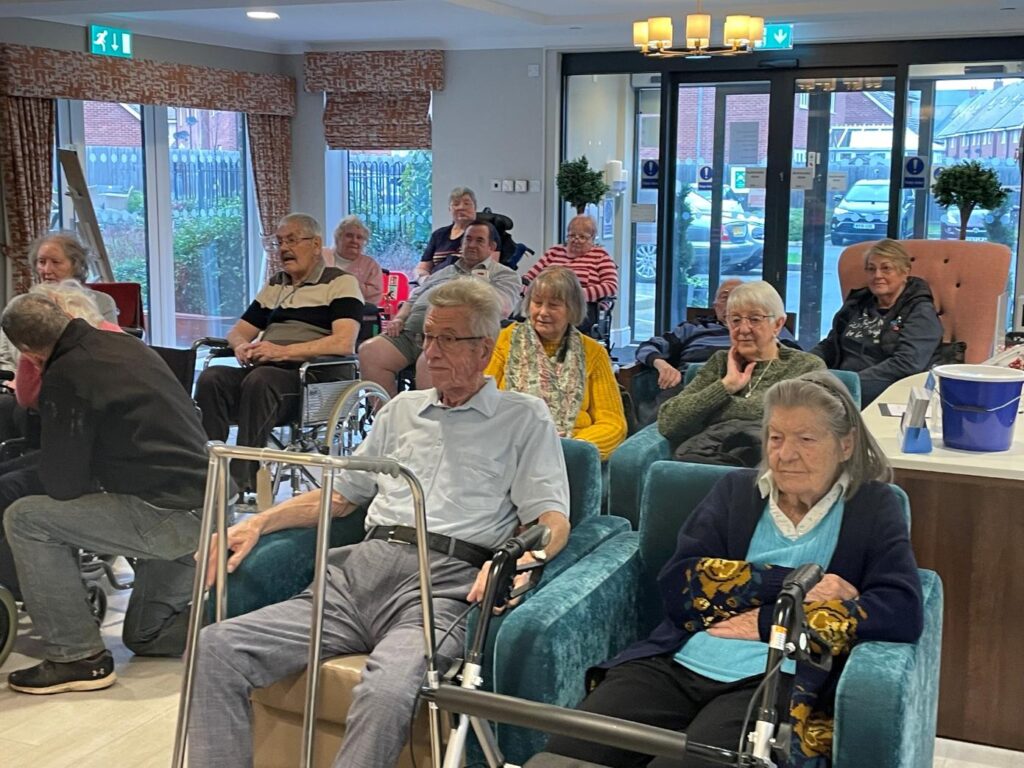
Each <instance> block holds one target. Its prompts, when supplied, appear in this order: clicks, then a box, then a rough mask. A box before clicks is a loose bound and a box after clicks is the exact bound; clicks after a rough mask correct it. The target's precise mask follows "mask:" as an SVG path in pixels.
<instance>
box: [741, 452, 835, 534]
mask: <svg viewBox="0 0 1024 768" xmlns="http://www.w3.org/2000/svg"><path fill="white" fill-rule="evenodd" d="M849 486H850V476H849V475H848V474H847V473H846V471H845V470H844V471H843V474H841V475H840V476H839V479H838V480H836V482H835V484H834V485H833V486H832V487H831V488H830V489H829V491H828V493H826V494H825V495H824V496H822V497H821V498H820V499H818V501H817V503H816V504H815V505H814V506H813V507H811V508H810V509H809V510H807V514H806V515H804V516H803V519H802V520H801V521H800V522H799V523H796V524H794V523H793V521H792V520H790V519H789V518H788V517H786V513H785V512H783V511H782V508H781V507H780V506H779V488H778V486H777V485H776V484H775V478H774V476H773V475H772V471H771V470H770V469H769V470H766V471H765V473H764V474H763V475H761V477H760V478H758V481H757V489H758V491H760V492H761V498H762V499H763V498H767V499H768V512H769V513H770V514H771V516H772V521H773V522H774V523H775V527H776V528H778V529H779V533H781V534H782V535H783V536H785V537H786V538H787V539H790V540H795V539H799V538H800V537H801V536H803V535H804V534H805V533H807V532H808V531H811V530H813V529H814V527H815V526H816V525H817V524H818V523H820V522H821V521H822V519H823V518H824V517H825V515H827V514H828V511H829V510H830V509H832V505H833V504H835V503H836V502H837V501H838V500H839V499H840V498H842V496H843V495H844V494H845V493H846V489H847V488H848V487H849Z"/></svg>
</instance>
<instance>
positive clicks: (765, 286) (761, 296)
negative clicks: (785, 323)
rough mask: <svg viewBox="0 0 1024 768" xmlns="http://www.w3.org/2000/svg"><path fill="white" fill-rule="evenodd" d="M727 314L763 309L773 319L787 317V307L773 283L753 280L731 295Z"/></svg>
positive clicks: (727, 305) (740, 286) (742, 284)
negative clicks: (736, 311)
mask: <svg viewBox="0 0 1024 768" xmlns="http://www.w3.org/2000/svg"><path fill="white" fill-rule="evenodd" d="M725 306H726V310H725V311H726V312H728V313H730V314H731V313H732V312H734V311H735V310H739V309H763V310H764V311H765V312H766V313H767V314H769V315H771V316H772V317H782V318H785V317H786V305H785V304H784V303H783V301H782V297H781V296H779V292H778V291H776V290H775V288H774V287H773V286H772V284H771V283H769V282H766V281H764V280H752V281H750V282H749V283H741V284H740V285H737V286H736V287H735V288H733V289H732V291H730V293H729V301H728V303H727V304H726V305H725Z"/></svg>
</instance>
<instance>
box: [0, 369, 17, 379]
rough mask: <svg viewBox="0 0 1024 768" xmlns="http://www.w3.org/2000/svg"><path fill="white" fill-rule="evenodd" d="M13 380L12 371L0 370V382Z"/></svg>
mask: <svg viewBox="0 0 1024 768" xmlns="http://www.w3.org/2000/svg"><path fill="white" fill-rule="evenodd" d="M13 379H14V371H4V370H0V381H11V380H13Z"/></svg>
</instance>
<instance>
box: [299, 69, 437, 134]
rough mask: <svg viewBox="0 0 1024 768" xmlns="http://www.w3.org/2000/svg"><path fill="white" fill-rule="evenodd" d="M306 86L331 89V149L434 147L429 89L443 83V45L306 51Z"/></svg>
mask: <svg viewBox="0 0 1024 768" xmlns="http://www.w3.org/2000/svg"><path fill="white" fill-rule="evenodd" d="M304 69H305V89H306V90H307V91H310V92H316V91H324V92H326V94H327V99H326V104H325V107H324V138H325V139H326V140H327V146H329V147H330V148H331V149H357V150H358V149H430V94H431V92H432V91H440V90H443V89H444V52H443V51H351V52H344V53H307V54H306V57H305V68H304Z"/></svg>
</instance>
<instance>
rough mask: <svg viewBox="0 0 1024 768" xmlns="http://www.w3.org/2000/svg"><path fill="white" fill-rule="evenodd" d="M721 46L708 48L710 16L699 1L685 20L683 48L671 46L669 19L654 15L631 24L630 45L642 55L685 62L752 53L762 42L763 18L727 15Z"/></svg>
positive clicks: (709, 46) (709, 45)
mask: <svg viewBox="0 0 1024 768" xmlns="http://www.w3.org/2000/svg"><path fill="white" fill-rule="evenodd" d="M722 41H723V43H724V44H723V45H721V46H712V45H711V14H710V13H704V12H703V8H702V7H701V2H700V0H697V12H696V13H691V14H689V15H688V16H687V17H686V47H685V48H681V49H673V47H672V19H671V18H669V17H668V16H654V17H651V18H649V19H647V21H634V22H633V45H635V46H636V47H637V48H639V49H640V53H642V54H643V55H644V56H651V57H653V58H671V57H675V56H685V57H686V58H688V59H706V58H709V57H711V56H737V55H739V54H742V53H751V52H753V50H754V46H755V44H757V43H760V42H763V41H764V17H763V16H747V15H745V14H730V15H729V16H726V17H725V25H724V28H723V30H722Z"/></svg>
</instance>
